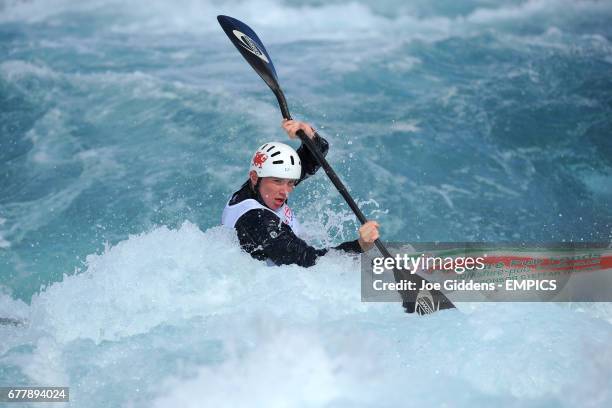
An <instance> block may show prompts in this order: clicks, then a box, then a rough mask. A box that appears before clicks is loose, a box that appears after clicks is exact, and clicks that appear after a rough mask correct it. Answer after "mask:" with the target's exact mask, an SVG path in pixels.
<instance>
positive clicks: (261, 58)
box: [217, 15, 455, 314]
mask: <svg viewBox="0 0 612 408" xmlns="http://www.w3.org/2000/svg"><path fill="white" fill-rule="evenodd" d="M217 20H218V21H219V24H221V28H223V31H225V34H227V36H228V37H229V39H230V40H231V42H232V43H233V44H234V46H235V47H236V48H237V49H238V51H240V54H242V56H243V57H244V58H245V59H246V60H247V62H248V63H249V64H250V65H251V67H252V68H253V69H254V70H255V72H257V73H258V74H259V76H260V77H261V78H262V79H263V80H264V82H265V83H266V84H268V86H269V87H270V89H271V90H272V92H274V95H275V96H276V99H277V100H278V105H279V107H280V110H281V113H282V115H283V118H285V119H291V114H290V113H289V108H288V107H287V100H286V99H285V95H284V94H283V91H282V89H281V87H280V85H279V84H278V77H277V75H276V70H275V69H274V65H273V64H272V59H271V58H270V55H268V52H267V51H266V48H265V47H264V46H263V44H262V42H261V40H260V39H259V37H258V36H257V34H255V32H254V31H253V30H252V29H251V28H250V27H249V26H247V25H246V24H244V23H243V22H241V21H239V20H236V19H235V18H232V17H229V16H223V15H220V16H217ZM297 135H298V137H299V138H300V140H301V141H302V143H304V144H305V145H306V147H307V148H308V150H309V151H310V152H311V153H312V155H313V156H314V157H315V159H316V160H317V162H318V164H319V165H320V166H321V167H323V170H325V173H326V174H327V176H328V177H329V179H330V180H331V182H332V183H333V184H334V186H335V187H336V189H337V190H338V191H339V192H340V194H341V195H342V197H344V199H345V200H346V203H347V204H348V205H349V207H351V210H353V212H354V213H355V216H357V219H358V220H359V222H361V224H365V223H366V222H367V219H366V217H365V216H364V215H363V213H362V212H361V210H360V209H359V207H358V206H357V204H356V203H355V200H353V197H351V195H350V194H349V192H348V190H347V189H346V187H345V186H344V184H342V181H340V179H339V178H338V176H337V175H336V173H335V172H334V170H333V169H332V168H331V166H330V165H329V163H328V162H327V160H326V159H325V157H324V156H323V154H321V152H320V151H319V149H318V148H317V145H316V144H315V143H314V142H313V141H312V140H311V139H310V138H309V137H308V136H306V133H304V131H303V130H298V132H297ZM374 244H375V245H376V247H377V248H378V250H379V251H380V253H381V254H382V255H383V256H384V257H386V258H390V257H391V254H390V253H389V251H388V250H387V248H386V247H385V246H384V245H383V243H382V241H381V240H380V239H377V240H376V241H374ZM394 277H395V280H396V281H398V282H399V281H400V280H402V279H405V280H409V281H413V282H415V284H416V287H417V288H420V287H421V281H423V280H425V279H424V278H422V277H420V276H418V275H416V274H410V273H409V272H405V271H399V270H397V269H396V270H394ZM400 295H401V297H402V300H403V305H404V307H405V308H406V311H407V312H409V313H412V312H415V311H416V312H417V313H418V314H430V313H433V312H435V311H437V310H442V309H451V308H454V307H455V306H454V305H453V304H452V302H451V301H450V300H449V299H448V298H447V297H446V296H444V294H442V293H441V292H439V291H435V290H433V291H428V290H420V291H416V290H415V291H408V290H406V291H400Z"/></svg>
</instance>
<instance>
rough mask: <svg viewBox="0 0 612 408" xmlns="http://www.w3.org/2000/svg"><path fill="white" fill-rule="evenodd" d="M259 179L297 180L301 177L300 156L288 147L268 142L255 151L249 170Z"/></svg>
mask: <svg viewBox="0 0 612 408" xmlns="http://www.w3.org/2000/svg"><path fill="white" fill-rule="evenodd" d="M251 170H253V171H255V173H257V176H259V177H278V178H286V179H295V180H298V179H299V178H300V177H301V176H302V163H301V162H300V156H298V154H297V152H296V151H295V150H293V148H292V147H291V146H289V145H286V144H284V143H280V142H268V143H266V144H264V145H262V146H260V147H259V149H257V151H256V152H255V154H254V155H253V158H252V159H251V168H250V169H249V172H250V171H251Z"/></svg>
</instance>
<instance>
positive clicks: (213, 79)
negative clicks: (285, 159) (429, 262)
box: [0, 0, 612, 407]
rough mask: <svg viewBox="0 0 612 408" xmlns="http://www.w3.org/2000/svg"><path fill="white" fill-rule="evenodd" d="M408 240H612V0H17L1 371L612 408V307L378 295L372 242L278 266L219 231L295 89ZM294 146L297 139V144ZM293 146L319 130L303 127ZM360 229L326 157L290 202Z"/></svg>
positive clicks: (313, 230) (86, 390)
mask: <svg viewBox="0 0 612 408" xmlns="http://www.w3.org/2000/svg"><path fill="white" fill-rule="evenodd" d="M217 14H227V15H231V16H233V17H236V18H239V19H241V20H243V21H245V22H246V23H248V24H249V25H251V27H253V28H254V29H255V31H256V32H257V33H258V34H259V36H260V37H261V39H262V40H263V42H264V44H266V46H267V48H268V52H269V53H270V55H271V56H272V58H273V61H274V63H275V65H276V70H277V72H278V75H279V79H280V82H281V84H282V86H283V88H284V90H285V94H286V96H287V98H288V101H289V105H290V108H291V110H292V113H293V115H294V117H296V118H298V119H302V120H306V121H309V122H310V123H312V124H313V125H314V126H315V127H316V128H317V129H318V130H319V131H320V133H321V134H323V135H324V136H325V137H326V138H327V139H328V140H329V142H330V145H331V150H330V154H329V156H328V159H329V161H330V163H331V165H332V166H333V167H334V169H335V170H336V171H337V172H338V173H339V174H340V176H341V178H342V179H343V180H344V181H345V182H346V184H347V185H348V186H349V188H350V190H351V193H352V194H353V196H354V197H355V198H356V200H357V201H358V202H359V204H360V205H361V206H362V208H363V210H364V212H365V213H366V215H367V216H368V217H369V218H375V219H378V220H379V221H380V223H381V225H382V234H383V238H384V239H385V240H388V241H408V242H411V241H413V242H419V241H523V242H551V241H576V242H581V241H585V242H609V241H610V239H611V238H612V75H610V73H611V72H612V2H610V1H587V0H585V1H578V0H576V1H566V0H559V1H553V0H532V1H509V2H505V3H498V2H494V1H490V0H478V1H470V0H460V1H436V2H432V1H426V0H419V1H412V2H405V1H399V0H385V1H377V2H374V1H372V2H367V1H350V2H347V1H343V0H334V1H330V2H323V1H318V0H312V1H294V0H287V1H284V2H283V1H278V0H256V1H252V2H225V1H218V0H204V1H195V0H176V1H173V2H165V1H161V0H159V1H157V0H155V1H150V0H148V1H144V0H138V1H131V2H127V4H126V2H122V1H113V0H106V1H104V0H95V1H86V2H79V1H62V0H47V1H26V0H23V1H16V0H14V1H0V107H1V110H0V117H1V120H0V318H12V319H23V321H24V322H25V323H24V324H22V325H19V326H14V325H12V324H2V325H0V386H2V385H7V386H8V385H55V386H69V387H70V399H71V402H70V406H78V407H107V406H135V407H149V406H153V407H165V406H168V407H170V406H172V407H174V406H182V407H192V406H193V407H196V406H231V407H234V406H261V407H283V406H291V407H357V406H363V407H381V406H406V405H407V406H416V405H421V406H450V407H459V406H475V405H476V406H491V405H495V406H500V407H508V406H512V407H515V406H536V407H548V406H567V407H573V406H589V407H605V406H610V404H611V403H612V393H611V390H612V346H611V344H612V307H611V306H610V305H609V304H603V303H600V304H582V305H568V304H565V305H563V304H472V305H462V307H461V311H447V312H442V313H439V314H437V315H434V316H431V317H427V318H417V317H414V316H408V315H405V314H403V313H402V310H401V308H400V307H399V305H397V304H371V303H362V302H360V291H359V290H360V289H359V285H360V278H359V261H358V260H357V259H353V258H351V257H348V256H345V255H342V254H338V253H335V254H330V255H328V256H326V257H323V258H321V259H320V261H319V262H318V264H317V265H316V266H315V267H313V268H310V269H303V268H300V267H297V266H285V267H281V268H268V267H266V266H265V264H263V263H260V262H258V261H255V260H253V259H251V258H250V257H249V256H248V255H246V254H244V253H242V252H240V250H239V249H238V245H237V240H236V238H235V236H234V234H233V233H232V232H231V231H227V230H225V229H223V228H221V227H219V226H218V224H219V221H220V215H221V210H222V208H223V206H224V204H225V202H226V200H227V199H228V197H229V195H230V194H231V193H232V192H233V191H235V190H236V189H237V188H238V187H239V186H240V184H241V183H242V182H243V181H244V180H245V179H246V172H247V166H248V160H249V158H250V155H251V154H252V151H253V150H254V149H255V148H256V147H257V146H259V145H260V144H261V143H263V142H265V141H268V140H274V139H276V140H283V141H284V140H285V139H286V135H284V133H283V132H282V129H281V128H280V113H279V112H278V108H277V106H276V101H275V99H274V97H273V95H272V93H271V92H270V91H269V89H267V88H266V86H265V85H264V83H263V82H262V81H261V80H260V79H259V77H257V75H256V74H255V73H254V72H253V71H252V70H251V69H250V67H249V66H248V65H247V64H246V62H245V61H244V60H243V59H242V58H241V57H240V55H239V54H238V52H237V51H236V50H235V48H234V47H233V46H232V45H231V44H230V42H229V40H228V39H227V37H226V36H225V34H224V33H223V31H222V30H221V29H220V27H219V26H218V24H217V21H216V15H217ZM292 143H293V145H294V146H296V144H295V142H292ZM296 147H297V146H296ZM292 205H293V208H294V210H295V212H296V213H297V215H298V216H299V217H300V219H301V220H302V224H304V225H305V227H306V229H307V230H308V231H309V235H310V241H311V242H313V243H316V244H317V245H320V246H323V245H331V244H338V243H340V242H342V241H343V240H348V239H354V237H355V230H356V227H357V224H356V222H355V221H354V218H353V217H352V215H351V213H350V211H349V210H348V209H347V207H346V206H345V204H344V203H343V201H342V199H341V198H340V197H339V195H338V194H337V192H336V191H335V190H334V189H333V188H331V187H330V183H329V182H328V181H327V179H326V178H325V175H324V174H318V175H317V176H315V177H313V178H312V179H311V180H309V181H307V182H305V183H304V184H303V185H302V186H300V187H299V188H298V189H297V190H296V191H295V192H294V193H293V197H292Z"/></svg>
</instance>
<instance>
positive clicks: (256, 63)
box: [217, 15, 280, 93]
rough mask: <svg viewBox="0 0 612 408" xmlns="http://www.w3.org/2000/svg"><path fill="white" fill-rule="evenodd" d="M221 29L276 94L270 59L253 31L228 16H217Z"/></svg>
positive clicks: (274, 76)
mask: <svg viewBox="0 0 612 408" xmlns="http://www.w3.org/2000/svg"><path fill="white" fill-rule="evenodd" d="M217 20H218V21H219V24H221V28H223V31H225V34H227V36H228V37H229V39H230V41H231V42H232V44H234V46H235V47H236V48H237V49H238V51H240V53H241V54H242V56H243V57H244V59H246V60H247V61H248V62H249V64H251V66H252V67H253V69H254V70H255V71H256V72H257V73H258V74H259V76H260V77H261V78H262V79H263V80H264V82H265V83H266V84H268V86H269V87H270V89H272V91H274V92H275V93H276V91H278V90H279V89H280V87H279V86H278V78H277V76H276V70H275V69H274V64H272V59H271V58H270V56H269V55H268V51H266V48H265V47H264V46H263V44H262V42H261V40H260V39H259V37H258V36H257V34H255V31H253V30H252V29H251V27H249V26H248V25H246V24H244V23H243V22H242V21H240V20H237V19H235V18H233V17H229V16H223V15H220V16H217Z"/></svg>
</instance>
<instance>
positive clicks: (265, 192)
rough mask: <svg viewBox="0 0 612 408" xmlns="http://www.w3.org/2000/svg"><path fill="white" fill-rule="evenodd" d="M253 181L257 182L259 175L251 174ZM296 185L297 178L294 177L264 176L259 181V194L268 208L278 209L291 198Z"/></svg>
mask: <svg viewBox="0 0 612 408" xmlns="http://www.w3.org/2000/svg"><path fill="white" fill-rule="evenodd" d="M253 173H255V172H253ZM251 182H252V183H253V185H255V183H257V175H255V177H253V176H252V175H251ZM294 187H295V180H293V179H283V178H277V177H262V178H261V183H259V194H260V195H261V197H262V198H263V201H264V203H265V204H266V206H267V207H268V208H270V209H272V210H278V209H279V208H280V207H282V205H283V204H284V203H285V201H286V200H287V198H289V194H291V192H292V191H293V188H294Z"/></svg>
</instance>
